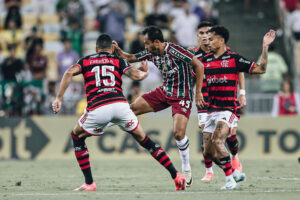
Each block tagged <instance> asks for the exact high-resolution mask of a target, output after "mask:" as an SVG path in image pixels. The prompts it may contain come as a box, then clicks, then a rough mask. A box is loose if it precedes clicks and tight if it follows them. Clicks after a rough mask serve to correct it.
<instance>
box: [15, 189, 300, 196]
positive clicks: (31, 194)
mask: <svg viewBox="0 0 300 200" xmlns="http://www.w3.org/2000/svg"><path fill="white" fill-rule="evenodd" d="M288 192H300V190H261V191H259V190H258V191H255V190H247V191H245V190H231V191H211V192H205V191H203V192H201V191H198V192H197V191H191V192H189V191H185V192H183V191H181V192H175V191H174V192H91V193H90V194H96V195H99V196H106V195H108V196H113V195H118V196H119V195H188V194H232V193H237V194H238V193H288ZM86 194H87V193H86V192H73V193H70V192H67V193H19V194H12V196H60V195H68V196H71V195H76V196H77V195H86Z"/></svg>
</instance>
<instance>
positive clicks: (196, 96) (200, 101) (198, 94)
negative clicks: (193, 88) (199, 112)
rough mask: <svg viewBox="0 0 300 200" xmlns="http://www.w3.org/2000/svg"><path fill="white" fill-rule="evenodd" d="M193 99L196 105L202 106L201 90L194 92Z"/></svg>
mask: <svg viewBox="0 0 300 200" xmlns="http://www.w3.org/2000/svg"><path fill="white" fill-rule="evenodd" d="M195 101H196V106H197V107H200V108H202V107H204V103H205V101H204V99H203V95H202V92H198V93H197V92H196V95H195Z"/></svg>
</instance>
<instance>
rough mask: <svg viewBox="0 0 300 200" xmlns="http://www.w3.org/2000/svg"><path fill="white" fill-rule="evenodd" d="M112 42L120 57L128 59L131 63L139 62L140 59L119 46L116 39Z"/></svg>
mask: <svg viewBox="0 0 300 200" xmlns="http://www.w3.org/2000/svg"><path fill="white" fill-rule="evenodd" d="M112 44H113V47H114V51H115V53H117V54H118V55H119V56H120V57H122V58H124V59H126V60H127V61H128V62H130V63H133V62H138V59H137V58H136V57H135V55H134V54H130V53H127V52H125V51H123V50H122V49H121V48H120V47H119V45H118V43H117V42H116V41H113V42H112Z"/></svg>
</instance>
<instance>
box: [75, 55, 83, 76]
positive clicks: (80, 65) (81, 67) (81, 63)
mask: <svg viewBox="0 0 300 200" xmlns="http://www.w3.org/2000/svg"><path fill="white" fill-rule="evenodd" d="M74 65H76V66H77V67H78V68H79V70H80V72H79V73H82V69H83V58H80V59H79V60H78V61H77V62H76V63H75V64H74Z"/></svg>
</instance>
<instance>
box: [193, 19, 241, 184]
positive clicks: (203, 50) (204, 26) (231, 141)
mask: <svg viewBox="0 0 300 200" xmlns="http://www.w3.org/2000/svg"><path fill="white" fill-rule="evenodd" d="M211 27H212V24H211V23H210V22H208V21H203V22H201V23H200V24H199V25H198V31H197V33H198V34H197V38H198V41H199V47H198V48H196V49H195V52H196V53H195V56H196V57H197V58H198V59H199V60H200V61H201V59H202V58H203V57H204V56H205V55H207V54H208V53H209V52H210V48H209V30H210V28H211ZM227 48H228V47H227ZM228 49H229V48H228ZM192 72H193V71H192ZM204 73H205V72H204ZM206 86H207V82H206V80H205V77H204V80H203V85H202V94H203V98H204V101H205V106H203V107H197V110H198V125H199V128H200V129H201V131H203V128H204V124H205V121H206V119H207V107H208V103H209V98H208V92H207V88H206ZM239 86H240V95H239V98H238V100H239V102H237V103H239V104H240V106H241V107H243V106H245V104H246V97H245V94H246V92H245V77H244V73H243V72H239ZM238 113H239V112H238ZM237 117H240V116H239V115H237ZM226 143H227V146H228V148H229V150H230V153H231V155H232V165H233V167H234V168H235V169H238V170H239V171H242V165H241V163H240V161H239V158H238V148H239V147H238V140H237V137H236V127H234V128H233V130H232V131H231V135H230V136H229V137H228V138H227V139H226ZM202 151H203V147H202ZM204 164H205V169H206V172H205V176H204V177H203V178H202V179H201V180H202V181H204V182H208V181H212V180H213V169H212V165H213V163H212V160H211V159H210V158H208V157H205V156H204Z"/></svg>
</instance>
